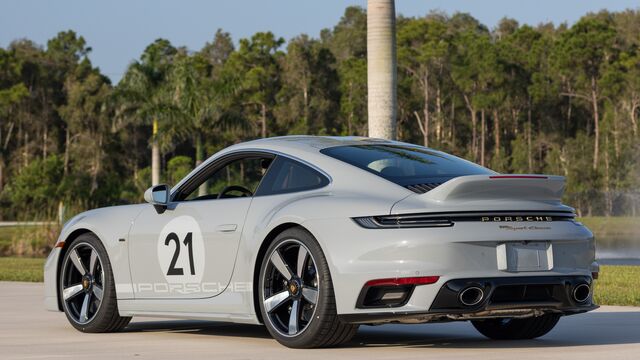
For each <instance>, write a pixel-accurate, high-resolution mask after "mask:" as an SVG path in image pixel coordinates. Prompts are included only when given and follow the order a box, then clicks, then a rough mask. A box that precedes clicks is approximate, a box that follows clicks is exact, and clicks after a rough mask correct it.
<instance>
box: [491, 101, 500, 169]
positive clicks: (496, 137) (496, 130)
mask: <svg viewBox="0 0 640 360" xmlns="http://www.w3.org/2000/svg"><path fill="white" fill-rule="evenodd" d="M493 144H494V149H495V150H494V151H493V156H495V158H496V160H497V161H500V117H499V116H498V110H497V109H494V110H493Z"/></svg>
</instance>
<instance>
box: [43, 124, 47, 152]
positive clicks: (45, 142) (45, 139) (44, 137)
mask: <svg viewBox="0 0 640 360" xmlns="http://www.w3.org/2000/svg"><path fill="white" fill-rule="evenodd" d="M47 142H48V134H47V126H46V125H45V127H44V132H43V134H42V158H43V159H46V158H47Z"/></svg>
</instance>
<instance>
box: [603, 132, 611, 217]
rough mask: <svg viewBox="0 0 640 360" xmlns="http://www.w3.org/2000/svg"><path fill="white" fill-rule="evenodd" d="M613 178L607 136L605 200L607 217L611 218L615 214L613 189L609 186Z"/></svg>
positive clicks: (607, 138)
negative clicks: (610, 169)
mask: <svg viewBox="0 0 640 360" xmlns="http://www.w3.org/2000/svg"><path fill="white" fill-rule="evenodd" d="M610 182H611V177H610V173H609V136H608V135H606V136H605V149H604V198H605V205H606V206H605V216H611V213H612V212H613V197H612V194H611V188H610V187H609V184H610Z"/></svg>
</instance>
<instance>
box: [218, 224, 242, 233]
mask: <svg viewBox="0 0 640 360" xmlns="http://www.w3.org/2000/svg"><path fill="white" fill-rule="evenodd" d="M237 228H238V225H236V224H223V225H218V227H216V231H218V232H234V231H236V229H237Z"/></svg>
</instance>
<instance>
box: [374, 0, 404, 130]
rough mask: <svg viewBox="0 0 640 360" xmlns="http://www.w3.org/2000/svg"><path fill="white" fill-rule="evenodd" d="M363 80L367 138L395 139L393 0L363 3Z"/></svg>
mask: <svg viewBox="0 0 640 360" xmlns="http://www.w3.org/2000/svg"><path fill="white" fill-rule="evenodd" d="M367 81H368V101H369V104H368V110H369V114H368V118H369V136H370V137H376V138H383V139H391V140H395V138H396V113H397V103H398V99H397V83H398V73H397V59H396V10H395V1H394V0H368V1H367Z"/></svg>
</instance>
